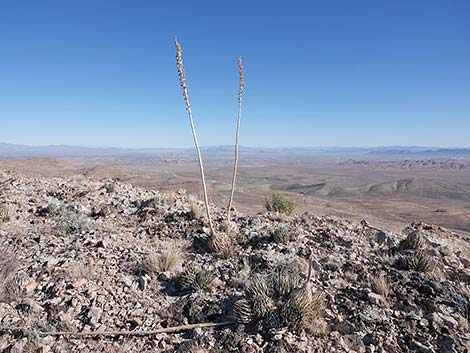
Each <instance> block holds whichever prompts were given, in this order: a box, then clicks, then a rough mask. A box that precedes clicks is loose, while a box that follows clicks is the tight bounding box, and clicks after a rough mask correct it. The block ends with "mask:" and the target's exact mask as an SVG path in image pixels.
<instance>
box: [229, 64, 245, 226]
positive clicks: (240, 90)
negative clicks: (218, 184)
mask: <svg viewBox="0 0 470 353" xmlns="http://www.w3.org/2000/svg"><path fill="white" fill-rule="evenodd" d="M238 72H239V74H240V81H239V86H238V118H237V132H236V134H235V159H234V162H233V176H232V190H231V192H230V200H229V203H228V211H227V219H228V220H230V212H231V211H232V203H233V194H234V193H235V181H236V179H237V168H238V136H239V132H240V117H241V115H242V99H243V89H244V88H245V69H244V68H243V62H242V58H241V57H239V58H238Z"/></svg>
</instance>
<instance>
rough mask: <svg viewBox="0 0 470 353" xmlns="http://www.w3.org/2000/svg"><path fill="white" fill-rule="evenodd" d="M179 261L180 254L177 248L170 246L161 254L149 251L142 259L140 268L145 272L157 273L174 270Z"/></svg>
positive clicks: (180, 258) (180, 259)
mask: <svg viewBox="0 0 470 353" xmlns="http://www.w3.org/2000/svg"><path fill="white" fill-rule="evenodd" d="M181 261H182V254H181V252H180V251H179V250H177V249H173V248H171V249H168V250H166V251H163V252H162V253H161V254H157V253H155V252H150V253H149V254H147V256H146V257H145V259H144V261H143V264H142V270H143V271H144V272H146V273H151V274H159V273H161V272H167V271H172V270H174V269H175V268H176V267H178V265H179V264H180V263H181Z"/></svg>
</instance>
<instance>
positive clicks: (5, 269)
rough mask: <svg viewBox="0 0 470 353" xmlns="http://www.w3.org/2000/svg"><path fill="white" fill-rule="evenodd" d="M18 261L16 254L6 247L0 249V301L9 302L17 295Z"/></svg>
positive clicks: (18, 289)
mask: <svg viewBox="0 0 470 353" xmlns="http://www.w3.org/2000/svg"><path fill="white" fill-rule="evenodd" d="M19 269H20V261H19V259H18V257H17V256H16V254H15V253H14V252H13V251H11V250H8V249H1V250H0V302H4V303H9V302H11V301H13V300H15V298H16V297H17V296H18V295H19V293H20V287H18V285H17V281H16V276H17V274H18V272H19Z"/></svg>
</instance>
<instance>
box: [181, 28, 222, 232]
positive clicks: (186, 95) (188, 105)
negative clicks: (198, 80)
mask: <svg viewBox="0 0 470 353" xmlns="http://www.w3.org/2000/svg"><path fill="white" fill-rule="evenodd" d="M175 47H176V68H177V69H178V76H179V80H180V85H181V88H182V89H183V97H184V102H185V104H186V110H187V111H188V117H189V123H190V125H191V131H192V133H193V139H194V146H195V147H196V152H197V158H198V160H199V171H200V172H201V181H202V189H203V191H204V203H205V204H206V212H207V219H208V221H209V228H210V231H211V233H212V235H214V234H215V232H214V226H213V225H212V218H211V213H210V210H209V199H208V197H207V187H206V179H205V177H204V166H203V164H202V156H201V150H200V149H199V143H198V141H197V136H196V129H195V128H194V121H193V113H192V111H191V103H190V102H189V93H188V87H187V86H186V75H185V73H184V67H183V50H182V49H181V45H180V43H178V40H177V39H176V37H175Z"/></svg>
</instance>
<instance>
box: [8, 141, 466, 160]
mask: <svg viewBox="0 0 470 353" xmlns="http://www.w3.org/2000/svg"><path fill="white" fill-rule="evenodd" d="M201 149H202V151H203V152H204V154H205V156H206V157H208V158H220V157H231V156H232V154H233V146H231V145H221V146H204V147H202V148H201ZM240 152H241V153H244V154H245V155H246V156H251V157H252V156H256V155H261V156H264V157H266V156H269V155H276V156H279V155H280V156H286V157H287V156H289V157H290V156H294V157H295V156H297V157H301V158H302V157H333V156H334V157H342V156H344V157H351V156H356V157H357V156H361V157H362V158H365V159H368V158H372V159H374V158H377V157H380V158H392V157H398V158H402V157H406V158H419V157H426V158H431V157H436V158H443V157H466V158H467V157H468V158H470V148H430V147H419V146H379V147H315V146H314V147H256V146H255V147H248V146H240ZM30 157H56V158H67V157H102V158H156V159H165V158H181V159H185V158H189V159H193V158H194V150H193V149H192V148H183V147H182V148H125V147H89V146H71V145H47V146H31V145H18V144H10V143H4V142H0V158H30Z"/></svg>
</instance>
